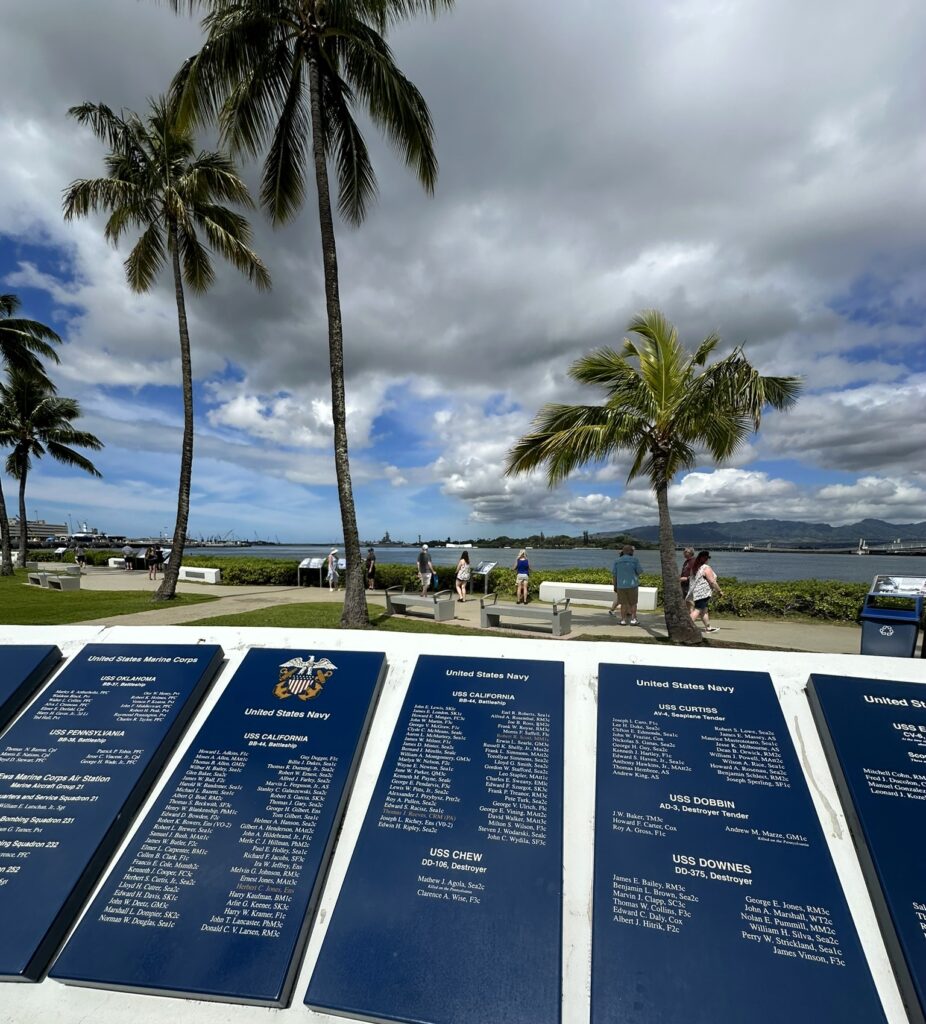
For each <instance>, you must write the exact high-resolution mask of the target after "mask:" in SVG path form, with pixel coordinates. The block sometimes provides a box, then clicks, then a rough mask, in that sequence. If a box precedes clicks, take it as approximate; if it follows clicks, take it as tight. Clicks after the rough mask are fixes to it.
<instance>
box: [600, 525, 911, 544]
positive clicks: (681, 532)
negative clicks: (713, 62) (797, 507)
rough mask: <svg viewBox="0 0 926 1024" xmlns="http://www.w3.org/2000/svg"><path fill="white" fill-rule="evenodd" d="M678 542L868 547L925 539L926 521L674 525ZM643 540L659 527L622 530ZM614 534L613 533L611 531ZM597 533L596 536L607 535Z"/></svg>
mask: <svg viewBox="0 0 926 1024" xmlns="http://www.w3.org/2000/svg"><path fill="white" fill-rule="evenodd" d="M673 529H674V531H675V542H676V543H677V544H678V545H679V546H681V545H691V546H693V547H696V546H699V545H700V546H704V545H709V544H753V545H755V546H756V547H759V546H761V545H765V544H769V543H771V544H772V546H773V547H778V546H785V547H800V546H802V545H805V544H806V545H812V546H814V547H824V546H825V547H829V546H832V547H854V546H855V545H856V544H858V542H859V538H860V537H864V538H865V540H866V541H868V543H869V544H871V543H874V542H877V543H886V542H889V541H893V540H897V539H898V538H899V539H900V540H926V522H923V523H886V522H884V520H882V519H862V520H861V521H860V522H858V523H849V524H848V525H846V526H830V525H829V523H804V522H800V521H798V520H788V519H743V520H740V521H739V522H735V523H714V522H708V523H674V524H673ZM620 532H621V533H624V534H629V535H630V536H631V537H636V538H637V539H638V540H641V541H652V542H653V543H655V542H658V540H659V527H658V526H635V527H633V528H630V529H626V530H621V531H620ZM611 533H613V531H611ZM607 535H608V534H596V535H595V536H599V537H600V536H607Z"/></svg>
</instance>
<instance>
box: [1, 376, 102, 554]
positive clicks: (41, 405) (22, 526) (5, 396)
mask: <svg viewBox="0 0 926 1024" xmlns="http://www.w3.org/2000/svg"><path fill="white" fill-rule="evenodd" d="M79 418H80V405H79V404H78V402H77V401H76V399H73V398H62V397H60V396H59V395H58V394H56V392H55V386H54V385H53V384H52V383H51V381H50V380H49V379H48V378H47V377H45V376H44V374H38V373H36V372H34V371H33V370H31V369H23V368H21V367H20V368H15V369H14V368H12V367H11V368H10V369H9V370H8V371H7V378H6V381H5V382H0V449H3V448H9V449H10V452H9V455H8V456H7V459H6V465H5V469H6V473H7V476H9V477H11V478H12V479H14V480H17V481H18V482H19V564H20V565H25V564H26V551H27V546H28V540H29V538H28V536H27V534H28V530H27V528H26V527H27V520H26V480H27V478H28V476H29V470H30V469H31V468H32V461H33V459H41V458H44V456H45V455H46V454H47V455H50V456H51V458H53V459H54V460H55V461H56V462H60V463H61V464H62V465H63V466H70V467H73V468H75V469H80V470H83V472H85V473H90V474H91V475H92V476H100V475H101V474H100V472H99V470H98V469H97V468H96V466H94V464H93V463H92V462H91V461H90V459H88V458H87V456H86V455H82V454H81V453H80V452H78V451H75V450H74V448H75V447H77V448H89V449H91V450H92V451H99V450H100V449H101V448H102V447H103V442H102V441H101V440H100V439H99V438H98V437H97V436H96V435H95V434H91V433H90V432H89V431H87V430H80V429H78V428H77V427H76V426H75V425H74V421H75V420H77V419H79Z"/></svg>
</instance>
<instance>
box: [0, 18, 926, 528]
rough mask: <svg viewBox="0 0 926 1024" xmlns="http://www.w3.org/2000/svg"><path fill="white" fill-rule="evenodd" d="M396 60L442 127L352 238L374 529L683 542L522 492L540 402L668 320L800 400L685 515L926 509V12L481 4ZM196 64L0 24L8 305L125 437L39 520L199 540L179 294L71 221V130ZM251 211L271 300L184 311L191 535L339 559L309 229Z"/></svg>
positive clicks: (43, 491)
mask: <svg viewBox="0 0 926 1024" xmlns="http://www.w3.org/2000/svg"><path fill="white" fill-rule="evenodd" d="M538 4H539V6H540V7H542V8H543V15H544V16H543V17H540V18H538V17H537V11H538ZM91 8H92V11H89V13H88V10H89V9H91ZM91 15H92V16H91ZM487 23H488V24H491V27H492V30H491V31H490V32H487V31H486V29H485V26H486V24H487ZM100 24H106V25H107V28H108V32H107V37H106V38H105V39H103V38H102V37H101V33H99V32H98V31H97V29H96V28H95V26H98V25H100ZM513 41H516V42H513ZM393 42H394V45H395V48H396V51H397V54H398V56H399V59H400V61H401V63H402V66H403V67H404V68H405V70H406V71H407V73H408V74H409V76H410V77H411V78H412V79H413V80H414V81H415V82H416V84H417V85H418V86H419V87H420V88H421V90H422V91H423V93H424V94H425V96H426V97H427V99H428V101H429V103H430V105H431V108H432V114H433V117H434V122H435V126H436V133H437V147H438V154H439V157H440V160H441V177H440V180H439V183H438V189H437V194H436V196H435V197H434V198H433V199H429V198H427V197H425V196H424V195H423V194H422V193H421V192H420V190H419V189H418V188H417V187H416V186H415V184H414V182H413V181H411V179H410V177H409V176H408V175H407V173H406V172H405V170H404V168H402V167H401V166H399V164H398V163H397V161H396V160H395V157H394V154H393V153H392V152H391V151H390V150H389V149H388V147H386V146H384V145H383V144H382V143H381V142H380V141H379V140H378V139H377V138H376V135H375V132H373V133H371V137H370V141H371V145H372V148H373V153H374V160H375V163H376V167H377V172H378V174H379V178H380V198H379V201H378V203H377V205H376V207H375V208H374V209H373V210H372V211H371V213H370V215H369V217H368V219H367V222H366V223H365V224H364V226H363V227H362V228H361V229H359V230H353V229H350V228H347V227H346V226H344V225H340V226H339V229H338V230H339V255H340V261H341V286H342V299H343V303H344V321H345V348H346V360H347V389H348V425H349V431H350V442H351V458H352V472H353V480H354V489H355V496H356V500H357V508H358V520H359V526H360V532H361V536H362V537H363V538H364V539H368V538H369V539H374V538H378V537H379V536H381V535H382V534H383V532H384V531H387V530H388V531H389V533H390V534H391V535H392V536H393V537H396V538H406V539H415V538H416V537H417V536H418V535H419V534H422V535H424V536H428V537H443V536H448V535H450V536H454V537H459V538H466V537H480V536H493V535H496V534H499V533H508V534H518V533H522V532H534V531H540V530H543V531H544V532H546V533H548V534H549V533H558V532H566V533H579V532H581V531H582V530H583V529H590V530H596V529H612V528H613V529H620V528H622V527H630V526H634V525H638V524H641V523H648V522H653V521H655V509H654V506H653V502H652V499H651V497H650V495H649V493H648V490H647V488H646V486H645V484H636V483H635V484H633V485H631V486H629V487H628V486H626V484H625V478H626V471H627V468H628V467H627V465H626V464H621V463H616V464H614V465H609V466H600V467H588V468H587V469H586V470H585V471H583V472H581V473H578V474H576V475H575V476H574V477H573V478H572V479H571V480H570V481H568V482H567V483H566V484H564V485H563V486H561V487H560V488H557V489H556V490H555V491H550V490H549V489H548V488H547V487H546V486H545V484H544V482H543V480H542V479H541V478H539V477H526V478H519V479H517V480H514V481H512V480H507V479H505V478H504V475H503V472H502V466H503V464H504V459H505V454H506V452H507V450H508V449H509V447H510V446H511V444H512V443H513V442H514V440H515V439H516V438H517V437H518V436H520V435H521V434H522V433H523V432H524V431H525V430H526V429H527V427H528V425H529V423H530V421H531V419H532V417H533V416H534V414H535V413H536V411H537V410H538V408H539V407H540V406H541V405H542V404H543V403H544V402H548V401H566V402H570V401H584V400H588V399H589V397H590V396H589V395H587V394H583V392H582V391H581V390H580V389H578V388H577V387H576V386H575V385H574V384H572V383H571V382H570V381H569V380H568V377H567V370H568V367H569V364H570V363H571V362H572V361H573V360H574V359H575V358H577V357H578V356H580V355H582V354H583V353H585V352H587V351H589V350H590V349H592V348H594V347H597V346H599V345H601V344H607V343H611V344H619V343H620V341H621V338H622V337H623V330H624V326H625V325H626V323H627V322H628V321H629V319H630V317H631V316H632V315H633V314H634V313H636V312H637V311H639V310H640V309H642V308H646V307H649V306H656V307H659V308H661V309H662V310H663V311H664V312H665V313H666V314H667V315H668V316H669V317H670V319H672V320H673V321H674V322H676V323H677V324H678V326H679V328H680V330H681V332H682V336H683V338H685V339H687V340H688V341H689V343H690V344H691V345H694V344H696V343H697V341H698V340H700V338H702V337H703V336H704V335H706V334H707V333H708V332H710V331H712V330H716V331H718V332H719V333H720V335H721V336H722V338H723V339H724V341H725V344H726V345H728V346H732V345H734V344H738V343H741V342H743V341H745V342H746V350H747V354H748V355H749V356H750V358H751V359H752V360H753V362H754V363H756V365H758V366H759V367H760V368H761V369H762V370H763V371H765V372H769V373H786V374H792V373H797V374H801V375H803V376H804V378H805V380H806V386H807V392H806V394H805V396H804V398H803V399H802V400H801V402H800V404H799V405H798V407H797V408H796V409H795V410H794V411H793V412H792V413H790V414H788V415H786V416H782V415H770V416H768V417H767V419H766V421H765V423H764V426H763V430H762V433H761V434H760V435H759V436H757V437H756V438H753V439H752V441H751V442H750V443H749V445H747V446H746V447H745V448H744V449H743V451H741V452H740V453H739V454H738V455H737V457H736V458H734V459H733V460H732V461H731V462H730V463H729V464H727V465H726V466H724V467H721V468H717V467H714V466H712V465H710V464H709V463H705V464H703V465H698V466H697V467H695V469H694V470H693V471H692V472H690V473H688V474H684V475H683V476H681V477H679V479H678V480H677V481H676V482H675V484H674V486H673V489H672V492H671V500H672V507H673V512H674V517H675V519H676V520H677V521H682V522H683V521H696V520H701V519H719V520H732V519H741V518H747V517H753V516H763V517H764V516H774V517H777V518H785V519H788V518H790V519H812V520H823V521H828V522H832V523H843V522H849V521H853V520H855V519H859V518H863V517H865V516H874V517H878V518H883V519H887V520H892V521H896V522H908V521H920V520H923V519H926V511H924V509H926V480H924V470H923V468H922V465H923V460H922V452H923V451H924V450H926V417H924V416H923V408H924V399H926V343H924V311H926V310H924V306H926V300H924V298H923V296H924V295H926V270H924V269H923V268H924V267H926V235H924V233H923V230H922V225H923V224H924V223H926V216H924V215H926V188H924V184H923V181H924V178H923V174H922V167H923V156H924V152H926V133H924V129H923V126H922V123H921V121H922V119H921V118H917V117H915V116H913V113H912V112H914V111H918V110H921V109H923V106H924V100H926V96H924V95H923V93H924V89H926V86H924V79H923V76H922V73H921V54H922V52H923V47H924V44H926V9H924V8H923V7H922V5H921V4H917V3H914V2H912V0H911V2H905V0H892V2H891V3H889V4H887V5H886V6H883V5H882V6H881V7H880V8H878V9H877V10H876V9H875V8H874V6H873V5H871V4H870V3H869V2H863V0H848V2H846V0H843V2H840V3H836V2H835V0H817V3H815V4H814V5H813V6H812V8H811V9H809V10H808V8H807V6H806V5H805V4H800V3H798V2H797V0H779V2H776V3H772V2H771V0H768V2H765V0H760V2H758V3H754V4H734V3H727V2H717V0H674V2H673V3H669V4H647V5H643V4H639V3H636V2H633V0H614V2H613V3H609V4H588V5H584V7H583V17H582V18H576V17H575V16H574V11H573V9H572V7H571V6H570V5H562V4H553V3H552V2H547V0H507V2H506V4H505V5H502V8H501V9H499V8H498V5H496V4H490V3H489V0H458V8H457V10H456V11H455V12H454V13H453V14H452V15H450V16H445V17H442V18H440V19H439V20H438V21H437V22H434V23H430V22H422V23H420V24H415V25H412V26H409V27H406V28H404V29H403V30H402V31H401V32H400V33H399V34H397V35H396V36H395V37H394V40H393ZM199 44H200V35H199V30H198V26H197V25H196V23H195V21H192V20H190V19H187V18H177V17H175V16H174V15H172V14H171V13H170V12H169V11H168V10H167V9H166V7H165V6H163V5H157V4H155V3H145V2H138V3H131V4H126V3H125V2H124V0H84V2H83V3H81V4H74V3H73V2H69V0H46V2H45V3H43V4H42V5H37V4H30V5H26V4H22V5H18V7H17V8H16V9H15V10H13V11H12V12H8V14H7V16H6V17H5V22H4V34H3V37H2V38H0V66H3V67H4V70H5V74H4V80H5V86H4V90H3V91H2V94H0V137H2V138H3V139H4V144H3V149H2V156H0V290H2V291H4V292H7V291H12V292H15V293H17V294H18V295H19V296H20V297H21V298H22V300H23V303H24V307H25V308H24V312H25V313H26V314H27V315H30V316H34V317H37V318H38V319H42V320H44V321H45V322H47V323H50V324H52V325H53V326H54V327H55V328H56V329H57V330H58V331H59V333H60V334H61V335H62V337H63V339H64V344H63V346H62V350H61V366H60V367H58V368H56V370H55V371H54V374H53V375H54V378H55V380H56V382H57V384H58V387H59V390H60V391H61V393H63V394H66V395H71V396H74V397H76V398H78V399H79V400H80V401H81V403H82V407H83V409H84V412H85V417H84V419H85V423H84V425H85V427H86V428H87V429H90V430H92V431H94V432H95V433H96V434H97V435H98V436H99V437H100V438H101V439H102V440H103V441H104V442H105V443H106V448H105V449H104V451H102V452H100V453H99V455H98V456H95V460H96V462H97V464H98V466H99V468H100V469H101V470H102V472H103V474H104V475H103V478H102V480H92V479H90V478H88V477H86V476H83V475H81V474H79V473H74V472H72V471H68V470H65V469H63V468H62V467H58V466H56V465H54V464H51V463H49V462H44V463H41V464H39V465H38V466H36V468H35V470H34V471H33V473H32V475H31V476H30V484H29V496H28V501H27V507H28V511H29V515H30V516H32V515H34V514H35V513H37V514H38V516H39V517H40V518H43V519H46V520H52V521H58V522H65V521H66V519H67V517H68V516H70V517H71V520H72V522H74V524H75V525H76V524H77V523H79V522H82V521H87V522H88V523H90V525H92V526H97V527H99V528H100V529H103V530H109V531H112V532H116V533H137V534H144V533H150V534H158V533H160V532H169V531H170V529H171V528H172V525H173V515H174V508H175V502H176V487H177V469H178V456H177V452H178V450H179V438H180V429H181V410H180V393H179V369H178V359H177V334H176V311H175V308H174V304H173V294H172V289H171V287H170V283H169V282H168V281H167V280H165V281H163V282H162V283H161V284H160V286H159V288H158V289H157V290H155V291H154V292H152V293H151V294H149V295H146V296H135V295H132V294H131V293H130V292H129V291H128V288H127V287H126V285H125V281H124V273H123V269H122V265H121V261H122V260H123V259H124V257H125V255H126V253H125V252H116V251H114V250H112V249H111V248H109V247H108V246H107V245H106V244H105V243H104V241H103V240H102V237H101V232H100V224H99V223H98V222H96V221H85V222H81V223H78V224H72V225H65V224H64V223H63V221H62V219H61V216H60V197H61V191H62V189H63V188H64V187H65V186H66V185H67V184H68V182H69V181H71V180H73V179H74V178H77V177H90V176H96V175H98V174H100V173H102V156H103V152H102V149H101V147H100V145H99V143H98V142H97V141H96V140H95V139H94V138H92V137H91V136H90V134H89V132H86V131H84V130H81V129H80V128H78V127H77V126H76V125H74V124H73V123H71V122H69V121H68V120H67V118H66V117H65V111H66V110H67V108H68V107H69V106H70V105H72V104H74V103H78V102H81V101H83V100H93V101H103V102H107V103H109V104H110V105H112V106H115V107H119V106H126V107H129V108H133V109H138V110H143V109H144V106H145V99H146V97H147V96H149V95H153V94H155V93H157V92H160V91H162V90H163V89H164V88H165V86H166V84H167V82H168V81H169V78H170V76H171V74H172V73H173V71H174V70H175V69H176V67H177V66H178V65H179V62H180V61H181V59H183V57H185V56H186V55H188V54H189V53H191V52H193V51H194V50H195V49H197V48H198V46H199ZM551 68H555V69H556V73H555V74H552V73H551ZM244 173H245V175H246V176H247V177H248V178H249V180H251V181H254V180H255V176H256V173H257V171H256V168H255V167H254V166H246V167H245V168H244ZM253 222H254V227H255V234H256V242H255V247H256V248H257V249H258V251H259V252H260V253H261V255H262V256H263V258H264V259H265V261H266V263H267V264H268V266H269V268H270V270H271V273H272V275H273V279H274V289H273V291H272V292H271V293H270V294H269V295H258V294H257V293H256V292H254V291H253V289H251V288H250V286H249V285H248V284H247V283H246V282H245V281H243V280H241V279H237V278H236V277H235V275H234V274H232V273H230V272H227V271H220V274H219V280H218V282H217V285H216V287H215V289H214V290H213V291H212V292H211V293H210V294H209V295H208V296H206V297H204V298H202V299H200V298H195V297H192V296H191V297H190V298H189V306H190V328H191V335H192V343H193V352H194V373H195V376H196V406H197V431H198V433H197V448H196V462H195V469H194V482H193V503H192V511H191V518H190V528H191V532H192V534H193V535H194V536H199V535H205V536H214V535H226V534H233V535H234V536H237V537H241V538H253V537H254V536H259V537H261V538H267V539H275V538H277V537H278V538H279V539H281V540H328V539H330V540H339V539H340V528H339V516H338V509H337V497H336V493H335V489H334V476H333V462H332V458H331V427H330V399H329V393H328V381H327V351H326V335H325V320H324V301H323V293H322V290H321V274H320V262H319V249H318V234H317V229H316V227H315V224H314V220H313V217H312V210H311V205H309V206H308V207H307V208H306V210H305V212H304V214H303V216H301V217H300V218H299V219H298V220H297V221H295V222H294V223H293V224H291V225H289V226H288V227H287V228H286V229H284V230H282V231H273V230H271V229H270V228H269V227H268V226H267V224H266V223H265V222H264V221H263V220H262V218H261V217H260V215H259V214H254V215H253ZM3 485H4V492H5V493H6V494H7V496H8V502H9V503H10V504H13V501H12V499H13V498H14V496H15V490H14V487H13V485H12V483H11V481H9V480H7V479H4V480H3Z"/></svg>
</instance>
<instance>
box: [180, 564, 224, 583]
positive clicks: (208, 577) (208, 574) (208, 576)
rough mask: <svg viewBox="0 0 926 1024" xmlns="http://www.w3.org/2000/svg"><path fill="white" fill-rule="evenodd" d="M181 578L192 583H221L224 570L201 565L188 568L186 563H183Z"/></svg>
mask: <svg viewBox="0 0 926 1024" xmlns="http://www.w3.org/2000/svg"><path fill="white" fill-rule="evenodd" d="M179 578H180V579H181V580H187V581H188V582H190V583H221V582H222V570H221V569H200V568H199V567H190V568H188V567H187V566H185V565H181V566H180V576H179Z"/></svg>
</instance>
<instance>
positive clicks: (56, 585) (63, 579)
mask: <svg viewBox="0 0 926 1024" xmlns="http://www.w3.org/2000/svg"><path fill="white" fill-rule="evenodd" d="M48 589H49V590H80V576H49V577H48Z"/></svg>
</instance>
